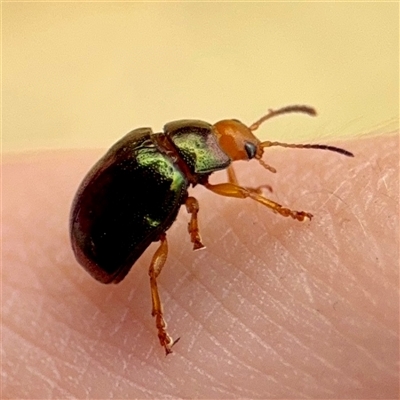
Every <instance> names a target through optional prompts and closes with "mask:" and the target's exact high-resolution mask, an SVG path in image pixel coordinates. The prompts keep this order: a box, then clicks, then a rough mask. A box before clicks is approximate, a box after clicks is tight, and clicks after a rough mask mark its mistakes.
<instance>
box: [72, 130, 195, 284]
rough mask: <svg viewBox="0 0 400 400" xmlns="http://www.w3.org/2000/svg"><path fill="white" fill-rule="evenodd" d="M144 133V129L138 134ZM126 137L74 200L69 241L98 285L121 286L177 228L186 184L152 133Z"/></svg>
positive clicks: (81, 188)
mask: <svg viewBox="0 0 400 400" xmlns="http://www.w3.org/2000/svg"><path fill="white" fill-rule="evenodd" d="M138 131H140V130H138ZM135 132H136V131H133V132H132V133H130V134H128V135H127V136H125V137H124V138H123V139H122V140H121V141H120V142H118V143H117V144H116V145H114V146H113V147H112V148H111V149H110V150H109V152H108V153H107V154H106V156H105V157H103V159H101V160H100V161H99V162H98V163H97V164H96V165H95V166H94V167H93V169H92V171H91V172H89V174H88V176H87V177H86V178H85V180H84V181H83V182H82V185H81V187H80V189H79V190H78V193H77V195H76V198H75V201H74V204H73V208H72V214H71V240H72V245H73V249H74V252H75V255H76V258H77V260H78V261H79V263H80V264H81V265H83V266H84V267H85V269H87V270H88V272H89V273H90V274H91V275H92V276H93V277H94V278H96V279H97V280H99V281H101V282H103V283H110V282H119V281H120V280H121V279H123V278H124V276H125V275H126V274H127V273H128V271H129V270H130V268H131V266H132V265H133V264H134V263H135V261H136V260H137V259H138V258H139V257H140V255H141V254H142V253H143V252H144V250H145V249H146V248H147V247H148V245H149V244H150V243H151V242H152V241H155V240H158V238H159V236H160V234H161V233H163V232H165V231H166V230H167V229H168V228H169V227H170V226H171V224H172V223H173V221H174V220H175V218H176V215H177V213H178V210H179V207H180V206H181V204H182V203H183V202H184V201H185V199H186V197H187V187H188V182H187V180H186V178H185V176H184V175H183V174H182V172H181V171H180V170H179V168H178V167H177V166H176V165H175V164H174V162H173V160H172V159H171V158H169V157H168V156H167V155H165V154H163V153H162V152H160V151H159V149H158V148H157V147H156V146H155V145H154V144H153V143H152V141H151V140H150V139H149V138H150V133H151V131H150V132H143V130H142V131H141V132H139V133H140V134H141V135H139V134H138V132H136V134H135Z"/></svg>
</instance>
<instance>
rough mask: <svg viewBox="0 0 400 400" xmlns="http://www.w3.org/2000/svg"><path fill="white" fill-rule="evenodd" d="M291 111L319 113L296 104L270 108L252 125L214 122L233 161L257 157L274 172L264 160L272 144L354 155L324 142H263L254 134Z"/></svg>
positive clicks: (217, 132)
mask: <svg viewBox="0 0 400 400" xmlns="http://www.w3.org/2000/svg"><path fill="white" fill-rule="evenodd" d="M291 112H300V113H304V114H308V115H311V116H315V115H317V113H316V111H315V109H314V108H312V107H309V106H303V105H294V106H288V107H284V108H280V109H278V110H275V111H274V110H269V112H268V114H266V115H264V116H263V117H262V118H260V119H259V120H258V121H256V122H254V124H252V125H250V126H247V125H245V124H243V123H242V122H240V121H238V120H236V119H225V120H222V121H219V122H217V123H216V124H214V128H215V132H216V135H217V138H218V142H219V145H220V146H221V148H222V150H224V152H225V153H226V154H227V155H228V156H229V157H230V158H231V160H232V161H236V160H251V159H252V158H255V159H256V160H258V162H259V163H260V164H261V165H262V166H263V167H264V168H266V169H268V170H270V171H272V172H276V170H275V169H274V168H273V167H271V166H269V165H268V164H266V163H265V162H264V161H263V160H262V156H263V153H264V149H265V148H266V147H271V146H281V147H290V148H306V149H320V150H330V151H335V152H337V153H340V154H343V155H345V156H349V157H353V154H352V153H350V152H348V151H347V150H344V149H341V148H338V147H334V146H327V145H323V144H289V143H280V142H270V141H265V142H261V141H260V140H259V139H257V137H256V136H255V135H254V133H253V132H254V131H255V130H256V129H258V127H259V126H260V125H261V124H262V123H263V122H265V121H266V120H268V119H270V118H272V117H275V116H277V115H282V114H287V113H291Z"/></svg>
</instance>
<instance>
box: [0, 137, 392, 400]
mask: <svg viewBox="0 0 400 400" xmlns="http://www.w3.org/2000/svg"><path fill="white" fill-rule="evenodd" d="M329 144H333V145H340V146H342V147H344V148H346V149H347V150H350V151H352V152H353V153H354V154H355V157H354V158H346V157H344V156H341V155H339V154H335V153H330V152H326V151H318V150H289V149H278V148H276V149H267V150H266V154H265V157H264V160H265V161H266V162H268V163H269V164H270V165H272V166H274V167H275V168H276V169H277V171H278V172H277V173H276V174H271V173H270V172H268V171H266V170H264V169H263V168H262V167H261V166H260V165H258V164H257V162H255V161H253V162H251V163H247V164H246V163H242V162H241V163H237V164H238V165H237V167H238V168H237V171H238V178H239V181H240V182H241V184H243V185H244V186H257V185H259V184H263V183H267V184H269V185H271V186H272V187H273V190H274V191H273V193H266V195H267V196H268V197H269V198H271V199H273V200H275V201H278V202H280V203H281V204H284V205H285V206H288V207H290V208H292V209H295V210H303V211H308V212H311V213H313V214H314V218H313V220H312V221H309V222H301V223H300V222H297V221H295V220H293V219H290V218H284V217H281V216H279V215H276V214H273V213H272V212H271V211H270V210H268V209H267V208H265V207H263V206H262V205H260V204H257V203H255V202H254V201H251V200H249V199H247V200H240V199H229V198H225V197H220V196H217V195H215V194H213V193H211V192H209V191H207V190H206V189H205V188H203V187H197V188H195V189H194V190H191V191H190V193H191V194H194V195H195V196H196V198H197V199H198V200H199V203H200V213H199V223H200V229H201V234H202V237H203V242H204V244H205V245H206V246H207V248H206V249H205V250H201V251H196V252H193V251H191V245H190V241H189V236H188V234H187V231H186V229H187V222H188V220H189V215H188V214H187V213H186V211H185V210H184V208H183V207H182V210H181V212H180V214H179V216H178V219H177V221H176V222H175V223H174V225H173V227H172V228H171V229H170V230H169V231H168V233H167V238H168V241H169V249H170V252H169V257H168V260H167V263H166V265H165V267H164V270H163V271H162V273H161V275H160V277H159V287H160V294H161V297H162V299H163V303H164V311H165V318H166V320H167V322H168V330H169V333H170V334H171V336H172V337H174V338H177V337H180V338H181V339H180V341H179V342H178V343H177V344H176V346H175V347H174V348H173V350H174V353H173V354H171V355H169V356H168V357H166V356H165V354H164V350H163V349H162V348H161V346H160V345H159V343H158V339H157V336H156V328H155V324H154V320H153V318H152V316H151V314H150V310H151V299H150V287H149V286H150V285H149V279H148V267H149V263H150V260H151V257H152V254H153V253H154V251H155V249H156V247H157V245H156V244H153V245H151V246H150V247H149V249H148V250H147V251H146V252H145V253H144V255H143V256H142V257H141V258H140V259H139V260H138V262H137V263H136V264H135V265H134V267H133V268H132V270H131V271H130V273H129V274H128V275H127V277H126V278H125V279H124V280H123V281H122V282H121V283H120V284H118V285H102V284H100V283H98V282H96V281H95V280H93V279H92V278H91V277H90V276H89V274H87V273H86V272H85V271H84V269H83V268H81V267H80V266H79V265H78V264H77V262H76V261H75V259H74V256H73V254H72V250H71V247H70V243H69V236H68V218H69V211H70V210H69V209H70V205H71V202H72V199H73V196H74V194H75V191H76V189H77V187H78V185H79V183H80V181H81V180H82V179H83V177H84V175H85V173H86V172H87V171H88V170H89V168H90V167H91V165H93V163H94V162H95V161H96V160H97V159H98V158H99V157H100V156H101V155H102V154H101V152H98V151H87V150H85V151H61V150H59V151H52V152H41V153H36V154H19V155H18V154H17V155H15V154H14V155H6V156H4V157H3V167H2V169H3V222H2V231H3V233H2V240H3V253H2V261H3V263H2V291H3V294H2V374H3V375H2V394H1V398H4V399H10V398H19V399H28V398H29V399H34V398H36V399H44V398H98V399H103V398H108V399H110V398H171V397H172V398H306V397H307V398H374V399H376V398H398V397H399V386H398V378H399V375H398V373H399V371H398V356H399V343H398V339H399V337H398V336H399V276H398V267H399V257H398V256H399V255H398V245H399V242H398V238H399V235H398V220H399V218H398V215H399V210H398V204H399V187H398V165H399V159H398V135H397V134H396V133H392V134H387V135H385V136H382V135H380V136H370V137H361V138H358V139H353V140H348V141H346V142H341V143H329ZM223 178H224V175H223V174H219V175H218V176H217V177H216V179H214V177H212V179H211V181H222V180H223ZM127 184H129V183H127ZM135 189H140V188H135Z"/></svg>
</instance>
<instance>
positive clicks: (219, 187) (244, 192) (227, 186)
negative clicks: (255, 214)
mask: <svg viewBox="0 0 400 400" xmlns="http://www.w3.org/2000/svg"><path fill="white" fill-rule="evenodd" d="M204 186H205V187H206V188H207V189H209V190H211V191H212V192H214V193H217V194H219V195H221V196H228V197H238V198H240V199H245V198H247V197H249V198H251V199H253V200H255V201H258V202H259V203H261V204H263V205H264V206H267V207H268V208H270V209H271V210H272V211H274V212H277V213H279V214H281V215H283V216H284V217H292V218H294V219H297V220H298V221H304V220H305V219H311V218H312V214H310V213H308V212H304V211H293V210H290V209H289V208H286V207H282V206H281V205H280V204H278V203H275V202H274V201H272V200H269V199H267V198H266V197H264V196H261V195H260V194H258V193H257V192H255V191H253V190H249V189H247V188H244V187H241V186H238V185H235V184H233V183H229V182H228V183H220V184H216V185H212V184H211V183H208V182H206V183H204Z"/></svg>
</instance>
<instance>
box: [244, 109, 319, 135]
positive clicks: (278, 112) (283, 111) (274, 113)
mask: <svg viewBox="0 0 400 400" xmlns="http://www.w3.org/2000/svg"><path fill="white" fill-rule="evenodd" d="M292 112H299V113H303V114H308V115H310V116H312V117H315V116H316V115H317V111H316V110H315V108H313V107H310V106H304V105H294V106H286V107H282V108H279V109H278V110H271V109H270V110H268V114H266V115H264V116H263V117H261V118H260V119H259V120H258V121H256V122H254V123H253V124H251V125H250V126H249V129H250V130H251V131H255V130H256V129H258V127H259V126H260V125H261V124H262V123H263V122H265V121H266V120H267V119H270V118H272V117H276V116H277V115H282V114H288V113H292Z"/></svg>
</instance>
